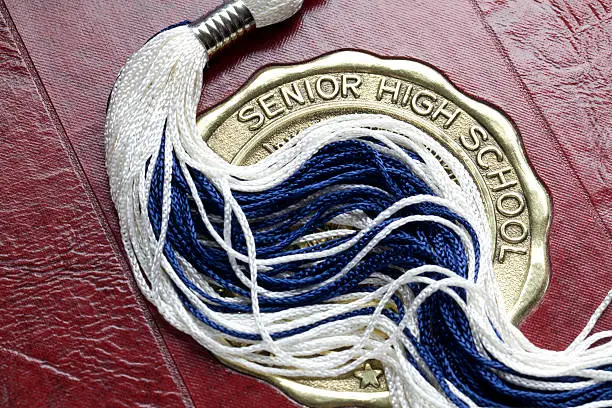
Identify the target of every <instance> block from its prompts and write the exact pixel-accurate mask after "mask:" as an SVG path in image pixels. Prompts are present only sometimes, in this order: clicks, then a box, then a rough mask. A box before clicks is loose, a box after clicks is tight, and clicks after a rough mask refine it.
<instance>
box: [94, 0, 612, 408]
mask: <svg viewBox="0 0 612 408" xmlns="http://www.w3.org/2000/svg"><path fill="white" fill-rule="evenodd" d="M300 7H301V1H287V0H275V1H264V0H243V1H238V2H234V3H230V4H227V5H225V6H223V7H222V8H220V9H218V10H217V11H215V12H214V13H213V14H211V15H209V16H207V17H205V18H203V19H200V20H198V21H196V22H194V23H191V24H189V23H185V24H181V25H178V26H175V27H172V28H170V29H168V30H165V31H163V32H161V33H159V34H158V35H157V36H155V37H154V38H152V39H151V40H150V41H149V42H148V43H146V44H145V46H144V47H143V48H142V49H141V50H139V51H138V52H136V53H135V54H134V55H133V56H132V57H131V58H130V59H129V60H128V62H127V63H126V65H125V67H124V68H123V69H122V71H121V74H120V76H119V78H118V80H117V83H116V84H115V87H114V89H113V92H112V95H111V98H110V102H109V107H108V117H107V122H106V130H105V134H106V146H107V166H108V175H109V179H110V186H111V192H112V197H113V200H114V202H115V205H116V208H117V212H118V215H119V220H120V223H121V234H122V239H123V243H124V245H125V250H126V253H127V254H128V257H129V261H130V263H131V267H132V269H133V272H134V276H135V278H136V281H137V283H138V285H139V287H140V289H141V291H142V293H143V294H144V295H145V296H146V297H147V299H148V300H149V301H150V302H152V303H153V304H154V305H155V306H156V307H157V308H158V309H159V311H160V313H161V314H162V315H163V316H164V318H165V319H167V320H168V321H169V322H170V323H171V324H172V325H173V326H175V327H176V328H177V329H179V330H181V331H183V332H185V333H188V334H189V335H191V336H192V337H193V338H194V339H195V340H197V341H198V342H199V343H200V344H201V345H203V346H204V347H206V348H207V349H208V350H210V351H211V352H213V353H214V354H215V355H217V356H219V357H220V358H222V359H223V360H225V361H229V362H231V363H233V364H236V365H240V366H242V367H246V368H248V369H249V370H251V371H253V372H256V373H261V374H268V375H279V376H283V377H311V378H330V377H337V376H341V375H344V374H346V373H349V372H351V371H353V370H355V369H356V368H358V367H360V366H362V365H363V364H364V363H365V362H367V361H368V360H371V359H375V360H378V361H380V362H381V363H382V364H383V366H384V368H385V374H386V381H387V384H388V386H389V390H390V394H391V402H392V404H393V405H394V406H395V407H446V406H460V407H475V406H479V407H506V406H533V407H575V406H576V407H577V406H582V407H609V406H612V385H611V384H612V383H611V381H612V342H610V337H612V331H606V332H600V333H596V334H591V330H592V329H593V327H594V326H595V324H596V322H597V319H598V318H599V317H600V316H601V315H602V314H603V312H604V311H605V309H606V308H607V307H608V305H609V303H610V301H611V300H612V292H611V293H609V294H608V296H607V297H606V299H605V300H604V301H603V303H602V305H601V306H600V307H599V308H598V309H597V310H596V311H595V313H594V315H593V317H592V319H591V321H590V322H589V324H588V325H587V327H586V328H585V330H584V331H583V332H582V334H581V335H580V336H578V338H576V340H575V341H574V342H573V343H572V344H571V345H570V346H569V347H568V348H567V350H565V351H561V352H555V351H549V350H543V349H540V348H538V347H536V346H534V345H533V344H531V343H530V342H529V341H528V340H527V339H526V338H525V337H524V336H523V335H522V333H521V332H520V331H519V330H518V329H517V328H516V327H515V326H514V325H513V324H512V323H511V321H510V320H509V318H508V317H507V316H506V314H505V312H504V310H503V305H502V304H501V301H500V300H499V299H500V296H499V293H498V289H497V286H496V284H495V276H494V272H493V269H492V264H493V261H492V256H493V255H492V251H493V244H494V243H493V240H494V238H493V237H492V236H491V232H490V229H489V223H488V219H487V217H486V213H485V209H484V204H483V202H482V200H481V197H480V194H479V191H478V188H477V187H476V185H475V184H474V181H473V180H472V179H471V176H470V175H469V173H468V172H467V170H466V169H465V168H464V166H463V165H462V164H461V163H460V162H459V161H458V160H457V159H456V158H455V157H454V156H453V155H452V154H451V153H450V152H449V151H448V150H447V149H446V148H444V147H443V146H442V145H440V144H439V143H437V142H436V141H435V140H434V139H433V138H431V137H430V136H428V135H427V134H425V133H423V132H422V131H420V130H419V129H417V128H416V127H414V126H412V125H410V124H407V123H404V122H400V121H398V120H395V119H392V118H390V117H387V116H383V115H346V116H338V117H336V118H333V119H331V120H326V121H323V122H321V123H318V124H316V125H313V126H312V127H310V128H308V129H306V130H305V131H303V132H301V133H300V134H299V135H297V136H296V137H294V138H292V139H291V140H290V141H289V142H288V143H286V144H285V145H284V146H283V147H282V148H281V149H280V150H279V151H277V152H275V153H273V154H271V155H270V156H268V157H267V158H265V159H263V160H261V161H259V162H258V163H256V164H254V165H250V166H235V165H231V164H229V163H227V162H225V161H224V160H223V159H221V158H220V157H219V156H218V155H217V154H216V153H215V152H213V151H212V150H211V149H210V147H208V146H207V144H206V143H205V142H204V141H203V140H202V138H201V137H200V132H199V131H198V129H197V127H196V114H197V111H196V110H197V106H198V101H199V98H200V94H201V89H202V76H203V72H204V70H205V68H206V64H207V61H208V58H209V57H210V55H212V54H214V53H215V52H216V51H218V50H219V49H220V48H222V47H223V46H225V44H227V43H228V42H231V41H233V40H234V39H236V38H237V37H239V36H240V35H242V34H243V33H245V32H247V31H249V30H251V29H253V28H254V27H255V26H257V27H262V26H265V25H269V24H274V23H276V22H280V21H283V20H285V19H287V18H289V17H290V16H292V15H293V14H294V13H295V12H297V11H298V9H299V8H300ZM348 12H350V10H349V11H348ZM440 159H442V160H443V162H444V163H446V165H447V166H448V168H450V170H451V171H452V174H453V175H454V176H455V180H453V179H452V178H451V177H450V176H449V173H448V172H447V171H446V169H445V168H443V167H442V165H441V164H440ZM325 226H327V227H326V228H323V227H325ZM304 244H308V245H304Z"/></svg>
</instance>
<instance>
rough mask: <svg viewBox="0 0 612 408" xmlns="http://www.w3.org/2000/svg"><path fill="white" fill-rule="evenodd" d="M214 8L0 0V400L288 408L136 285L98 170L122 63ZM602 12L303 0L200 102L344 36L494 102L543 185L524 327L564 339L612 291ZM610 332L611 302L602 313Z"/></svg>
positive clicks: (611, 47)
mask: <svg viewBox="0 0 612 408" xmlns="http://www.w3.org/2000/svg"><path fill="white" fill-rule="evenodd" d="M218 3H219V1H218V0H198V1H195V0H181V1H174V2H166V1H164V0H134V1H124V0H106V1H91V0H70V1H68V0H46V1H44V2H37V1H24V0H0V192H1V195H0V197H1V199H0V311H1V312H2V313H0V407H62V408H63V407H77V406H90V407H96V406H112V407H135V406H163V407H178V406H189V407H191V406H196V407H232V408H234V407H249V408H254V407H291V406H294V404H293V403H292V402H290V401H288V400H287V399H286V398H285V397H284V396H283V395H282V394H280V393H279V392H277V391H276V390H274V389H273V388H271V387H269V386H267V385H265V384H263V383H261V382H259V381H257V380H255V379H252V378H250V377H246V376H243V375H240V374H237V373H235V372H233V371H231V370H229V369H226V368H225V367H224V366H222V365H221V364H219V363H218V362H216V361H215V360H214V359H213V358H212V357H211V356H210V355H209V354H208V353H207V352H206V351H205V350H204V349H202V348H201V347H200V346H199V345H197V344H196V343H195V342H194V341H192V340H191V339H190V338H187V337H186V336H184V335H182V334H181V333H179V332H177V331H176V330H174V329H172V328H171V327H169V325H168V324H166V323H165V322H164V321H163V320H162V319H161V318H160V317H159V316H158V315H157V314H156V312H155V310H154V309H153V308H152V307H150V306H149V305H148V304H147V303H146V302H145V301H144V300H143V299H142V297H141V295H140V294H139V293H138V291H137V288H136V286H135V284H134V282H133V279H132V277H131V274H130V271H129V269H128V266H127V263H126V261H125V259H124V255H123V253H122V250H121V244H120V238H119V232H118V226H117V219H116V216H115V213H114V209H113V205H112V203H111V200H110V197H109V192H108V185H107V179H106V174H105V169H104V155H103V136H102V135H103V123H104V110H105V105H106V99H107V96H108V93H109V91H110V89H111V86H112V83H113V81H114V79H115V77H116V75H117V74H118V72H119V69H120V68H121V66H122V65H123V63H124V61H125V60H126V58H127V57H128V56H129V55H130V54H131V53H132V52H133V51H134V50H136V49H137V48H138V47H139V46H140V45H141V44H142V43H143V42H144V41H145V40H146V39H147V38H148V37H150V36H151V35H152V34H153V33H155V32H157V31H159V30H160V29H161V28H164V27H165V26H167V25H169V24H170V23H173V22H176V21H181V20H183V19H185V18H194V17H197V16H198V15H200V14H201V13H202V12H205V11H208V10H210V9H212V8H214V7H215V6H216V5H217V4H218ZM611 11H612V4H611V3H609V2H608V1H607V0H576V1H572V2H571V4H570V2H567V1H563V0H542V1H539V2H530V1H519V0H514V1H511V0H437V1H425V0H327V1H322V0H306V5H305V10H304V11H303V13H302V14H301V16H300V17H298V18H294V19H293V20H291V21H290V22H288V23H287V24H284V25H282V26H279V27H274V28H269V29H265V30H261V31H259V32H257V33H256V34H254V35H252V36H251V37H250V39H249V40H247V41H245V42H242V43H241V45H240V46H237V47H236V48H234V49H233V51H232V52H230V53H226V54H225V55H222V56H220V57H219V58H217V59H215V61H214V62H213V65H212V67H211V68H212V69H211V71H209V73H208V77H207V79H208V82H207V84H206V87H205V93H204V97H203V100H202V105H201V109H202V110H205V109H207V108H209V107H211V106H213V105H215V104H217V103H219V102H221V101H222V100H223V99H224V98H226V97H228V96H229V95H230V94H232V93H233V92H234V91H235V90H237V89H238V88H239V87H240V86H241V85H242V84H243V83H244V82H245V81H246V80H247V79H248V78H249V76H250V75H251V74H253V73H254V72H256V71H257V70H258V69H259V68H261V67H263V66H265V65H269V64H278V63H290V62H291V63H293V62H300V61H304V60H306V59H312V58H315V57H317V56H319V55H321V54H323V53H326V52H330V51H335V50H338V49H341V48H355V49H360V50H366V51H369V52H373V53H376V54H380V55H384V56H395V57H407V58H415V59H418V60H422V61H426V62H427V63H429V64H431V65H433V66H436V67H437V68H438V69H440V70H441V71H442V72H444V74H445V75H446V76H448V77H449V78H450V79H451V80H452V81H453V82H454V83H455V84H456V85H457V86H459V87H460V88H461V89H463V90H464V91H466V92H467V93H469V94H472V95H475V96H477V97H478V98H481V99H484V100H486V101H489V102H490V103H492V104H494V105H496V106H498V107H500V108H501V109H503V110H504V111H505V112H506V113H507V114H508V115H509V116H510V117H511V118H512V119H513V121H514V122H515V124H516V126H517V127H518V129H519V131H520V132H521V134H522V137H523V142H524V144H525V148H526V150H527V153H528V156H529V158H530V160H531V162H532V164H533V166H534V167H535V169H536V171H537V173H538V175H539V176H540V177H541V179H542V180H543V181H544V183H545V184H546V186H547V187H548V189H549V190H550V193H551V196H552V199H553V205H554V213H553V222H552V230H551V235H550V259H551V265H552V271H553V275H552V281H551V285H550V289H549V291H548V293H547V295H546V298H545V299H544V301H543V302H542V303H541V305H540V306H539V307H538V309H537V310H536V311H535V312H534V313H533V314H532V315H531V316H530V317H529V318H528V319H527V320H526V321H525V322H524V323H523V325H522V326H521V327H522V329H523V331H524V332H525V333H526V334H527V336H529V337H530V338H531V339H532V340H533V341H534V342H535V343H536V344H538V345H541V346H545V347H551V348H555V349H561V348H563V347H564V346H566V345H568V344H569V342H570V341H571V340H572V338H573V337H574V336H575V335H576V334H578V333H579V331H580V330H581V328H582V327H583V326H584V324H585V323H586V322H587V320H588V318H589V316H590V315H591V313H592V312H593V310H594V309H595V308H596V306H597V305H598V304H599V302H600V301H601V300H602V299H603V298H604V296H605V294H606V293H607V291H608V290H609V289H610V288H612V260H611V257H610V252H611V251H610V249H611V248H612V245H611V244H612V238H611V230H612V204H611V203H612V181H611V177H612V157H611V156H612V148H611V146H612V140H611V135H610V130H609V129H610V128H612V126H611V125H612V113H611V112H612V110H611V109H610V101H612V86H611V85H612V84H611V83H610V78H611V77H612V75H611V74H612V34H611V33H612V27H611V25H612V13H611ZM599 326H600V328H601V329H608V330H609V329H612V312H608V313H607V314H606V316H605V317H604V319H602V321H601V322H600V325H599Z"/></svg>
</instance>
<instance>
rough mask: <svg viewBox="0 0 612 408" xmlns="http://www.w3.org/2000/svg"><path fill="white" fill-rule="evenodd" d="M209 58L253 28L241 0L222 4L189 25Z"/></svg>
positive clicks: (251, 16) (250, 15) (253, 20)
mask: <svg viewBox="0 0 612 408" xmlns="http://www.w3.org/2000/svg"><path fill="white" fill-rule="evenodd" d="M189 26H190V27H191V28H192V29H193V31H194V33H195V34H196V36H197V37H198V38H199V39H200V41H202V44H204V46H205V47H206V50H207V51H208V55H209V56H211V55H213V54H215V53H217V52H218V51H219V50H221V49H223V48H225V47H226V46H228V45H229V44H231V43H233V42H234V41H235V40H237V39H238V38H240V37H242V36H243V35H244V34H246V33H247V32H249V31H251V30H253V29H254V28H255V19H254V18H253V15H252V14H251V12H250V11H249V9H248V8H247V6H246V5H245V4H244V2H243V1H242V0H238V1H234V2H231V3H227V4H224V5H223V6H221V7H219V8H217V9H216V10H214V11H213V12H212V13H210V14H207V15H205V16H202V17H200V18H199V19H197V20H196V21H194V22H192V23H191V24H189Z"/></svg>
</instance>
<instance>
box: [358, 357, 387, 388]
mask: <svg viewBox="0 0 612 408" xmlns="http://www.w3.org/2000/svg"><path fill="white" fill-rule="evenodd" d="M381 374H382V370H373V369H372V366H371V365H370V363H366V365H365V367H364V369H363V371H355V377H357V378H359V379H360V380H361V385H360V386H359V388H366V387H367V386H368V385H371V386H373V387H374V388H380V382H378V377H380V376H381Z"/></svg>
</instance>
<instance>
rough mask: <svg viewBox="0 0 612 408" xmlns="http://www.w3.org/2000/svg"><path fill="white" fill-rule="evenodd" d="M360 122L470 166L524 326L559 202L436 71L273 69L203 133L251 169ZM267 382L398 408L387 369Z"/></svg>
mask: <svg viewBox="0 0 612 408" xmlns="http://www.w3.org/2000/svg"><path fill="white" fill-rule="evenodd" d="M352 113H376V114H385V115H389V116H391V117H394V118H396V119H399V120H403V121H406V122H408V123H411V124H413V125H415V126H416V127H418V128H420V129H421V130H423V131H424V132H426V133H428V134H429V135H430V136H432V137H434V138H435V139H436V140H437V141H438V142H440V143H441V144H442V145H444V146H445V147H447V148H448V149H449V151H450V152H452V153H453V154H454V155H455V156H456V157H457V158H458V159H459V160H460V161H461V162H462V163H463V164H464V166H465V167H466V169H467V170H468V171H469V173H470V174H471V176H472V177H473V179H474V181H475V182H476V184H477V186H478V188H479V190H480V193H481V196H482V200H483V202H484V205H485V208H486V211H487V215H488V217H489V220H490V226H491V231H492V233H493V236H494V237H495V241H494V242H495V251H494V255H495V256H494V265H493V268H494V271H495V274H496V278H497V284H498V286H499V289H500V293H501V296H502V298H503V301H504V305H505V308H506V312H507V313H508V315H509V316H510V317H511V318H512V320H513V321H514V322H515V323H518V322H519V321H520V320H521V318H522V317H524V316H525V314H526V313H527V312H529V311H530V310H531V308H532V307H533V306H534V305H535V304H536V302H537V301H538V300H539V299H540V297H541V296H542V294H543V293H544V291H545V289H546V287H547V284H548V276H549V269H548V260H547V232H548V226H549V222H550V212H551V205H550V199H549V197H548V195H547V193H546V190H545V189H544V187H543V186H542V184H541V183H540V182H539V181H538V179H537V178H536V176H535V174H534V173H533V171H532V169H531V167H530V166H529V163H528V162H527V159H526V158H525V154H524V151H523V148H522V145H521V141H520V138H519V135H518V133H517V131H516V130H515V129H514V127H513V126H512V124H511V123H510V121H509V120H508V119H507V118H506V117H505V116H504V115H502V114H501V113H500V112H498V111H497V110H495V109H493V108H492V107H490V106H489V105H486V104H484V103H482V102H479V101H476V100H474V99H472V98H470V97H468V96H466V95H465V94H463V93H462V92H460V91H459V90H458V89H456V88H455V87H454V86H453V85H452V84H451V83H450V82H449V81H448V80H447V79H446V78H444V77H443V76H442V75H441V74H439V73H438V72H437V71H435V70H434V69H432V68H430V67H428V66H426V65H423V64H421V63H419V62H415V61H410V60H398V59H380V58H378V57H375V56H372V55H369V54H365V53H361V52H353V51H342V52H338V53H334V54H330V55H327V56H324V57H322V58H319V59H317V60H315V61H312V62H309V63H305V64H301V65H296V66H288V67H275V68H269V69H266V70H263V71H262V72H260V73H259V74H257V75H256V76H255V77H254V78H253V79H252V80H251V82H250V83H248V84H247V85H246V86H245V87H244V88H243V89H242V90H241V91H239V92H238V93H237V94H236V95H234V96H233V97H232V98H230V99H229V100H228V101H226V102H225V103H223V104H222V105H220V106H218V107H217V108H215V109H213V110H211V111H209V112H207V113H206V114H205V115H204V116H202V117H201V118H199V120H198V127H199V129H200V130H201V134H202V137H203V138H204V139H205V140H206V141H207V143H208V145H209V146H210V147H211V148H212V149H213V150H214V151H216V152H217V153H218V154H219V155H220V156H221V157H223V158H224V159H225V160H227V161H228V162H232V163H234V164H238V165H244V164H251V163H254V162H257V161H258V160H261V159H262V158H264V157H266V156H267V155H269V154H271V153H272V152H274V151H275V150H277V149H279V148H280V147H281V146H282V145H283V144H284V143H286V142H287V141H288V140H290V139H291V138H292V137H294V136H295V135H296V134H298V133H299V132H300V131H302V130H304V129H306V128H308V127H309V126H311V125H312V124H314V123H316V122H318V121H321V120H324V119H327V118H330V117H333V116H336V115H344V114H352ZM234 368H236V369H238V370H241V371H245V372H248V370H244V369H243V368H242V367H234ZM263 379H265V380H266V381H268V382H270V383H271V384H273V385H275V386H277V387H278V388H280V389H281V390H283V391H284V392H285V393H286V394H288V395H289V396H290V397H292V398H294V399H295V400H296V401H298V402H300V403H303V404H305V405H307V406H311V407H352V406H361V407H367V408H378V407H381V408H382V407H390V402H389V394H388V391H387V385H386V382H385V376H384V371H383V367H382V366H381V364H380V363H379V362H377V361H370V362H367V363H365V364H364V366H363V367H361V369H359V370H356V371H355V372H352V373H348V374H346V375H344V376H342V377H339V378H333V379H314V378H310V379H308V378H303V379H287V378H282V377H274V376H270V377H265V378H263Z"/></svg>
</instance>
